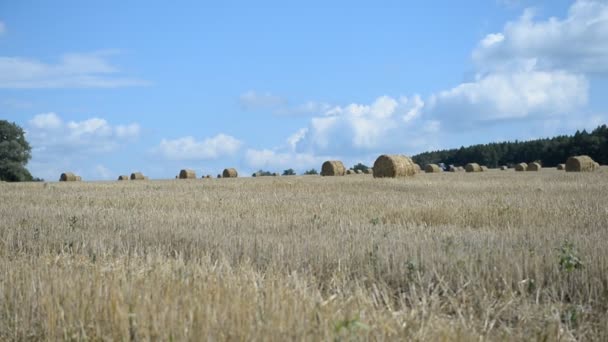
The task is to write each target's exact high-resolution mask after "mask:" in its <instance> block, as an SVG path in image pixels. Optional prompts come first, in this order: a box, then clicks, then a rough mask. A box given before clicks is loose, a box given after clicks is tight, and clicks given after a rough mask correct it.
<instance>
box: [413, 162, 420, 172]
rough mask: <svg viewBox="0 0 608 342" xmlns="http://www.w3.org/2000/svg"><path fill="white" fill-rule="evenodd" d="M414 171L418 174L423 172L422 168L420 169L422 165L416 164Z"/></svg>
mask: <svg viewBox="0 0 608 342" xmlns="http://www.w3.org/2000/svg"><path fill="white" fill-rule="evenodd" d="M414 170H415V171H416V173H420V172H422V168H421V167H420V164H416V163H414Z"/></svg>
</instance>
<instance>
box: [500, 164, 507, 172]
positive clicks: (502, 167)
mask: <svg viewBox="0 0 608 342" xmlns="http://www.w3.org/2000/svg"><path fill="white" fill-rule="evenodd" d="M508 169H509V167H508V166H507V165H503V166H501V167H500V170H501V171H507V170H508Z"/></svg>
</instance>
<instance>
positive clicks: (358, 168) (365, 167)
mask: <svg viewBox="0 0 608 342" xmlns="http://www.w3.org/2000/svg"><path fill="white" fill-rule="evenodd" d="M368 169H369V166H367V165H364V164H361V163H359V164H357V165H355V166H353V170H355V171H357V170H361V171H363V172H365V171H367V170H368Z"/></svg>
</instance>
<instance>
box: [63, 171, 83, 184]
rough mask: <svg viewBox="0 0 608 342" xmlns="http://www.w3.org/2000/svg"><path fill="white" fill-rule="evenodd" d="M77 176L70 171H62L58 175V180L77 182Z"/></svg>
mask: <svg viewBox="0 0 608 342" xmlns="http://www.w3.org/2000/svg"><path fill="white" fill-rule="evenodd" d="M78 178H80V176H76V175H75V174H74V173H72V172H64V173H62V174H61V176H59V181H60V182H77V181H79V179H78Z"/></svg>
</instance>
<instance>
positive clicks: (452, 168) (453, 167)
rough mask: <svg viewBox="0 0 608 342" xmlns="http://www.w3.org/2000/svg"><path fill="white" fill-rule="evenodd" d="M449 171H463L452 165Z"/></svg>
mask: <svg viewBox="0 0 608 342" xmlns="http://www.w3.org/2000/svg"><path fill="white" fill-rule="evenodd" d="M448 171H449V172H459V171H461V170H460V167H458V166H454V165H450V166H449V167H448Z"/></svg>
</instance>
